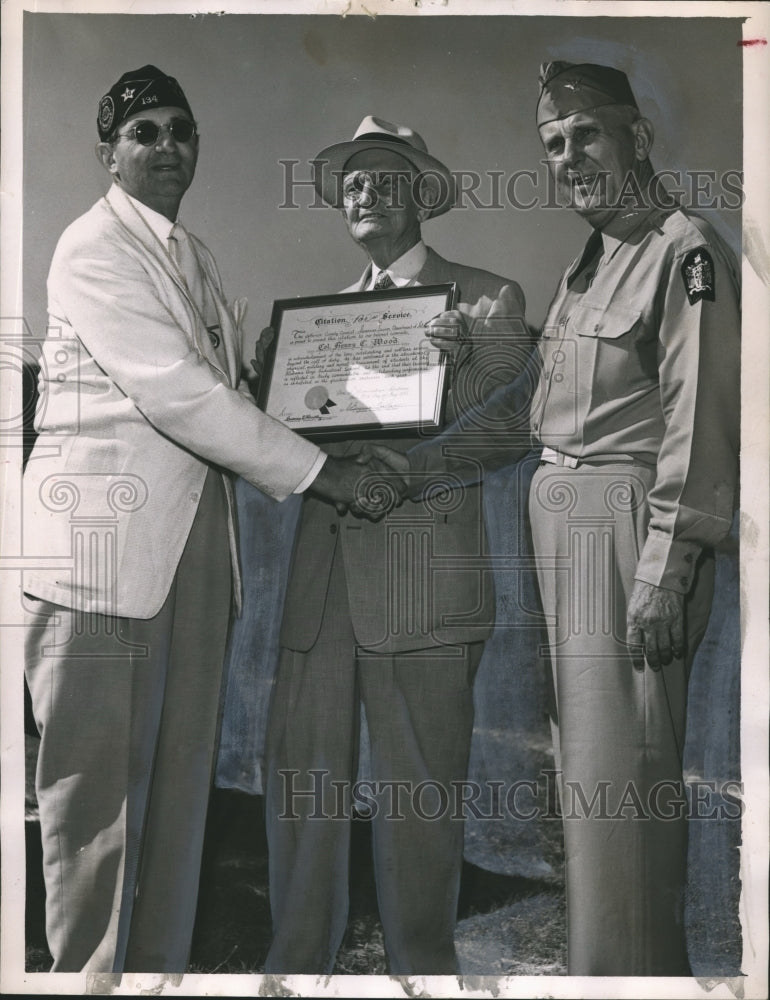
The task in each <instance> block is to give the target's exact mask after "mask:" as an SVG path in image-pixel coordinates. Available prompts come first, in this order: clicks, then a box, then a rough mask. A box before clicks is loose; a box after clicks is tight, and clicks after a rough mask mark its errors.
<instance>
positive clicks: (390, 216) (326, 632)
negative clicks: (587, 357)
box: [265, 117, 528, 975]
mask: <svg viewBox="0 0 770 1000" xmlns="http://www.w3.org/2000/svg"><path fill="white" fill-rule="evenodd" d="M315 163H316V168H317V172H316V186H317V189H318V190H319V193H320V194H321V195H322V197H323V198H324V200H325V201H326V202H327V203H329V204H331V205H334V206H336V207H338V208H339V209H340V210H341V212H342V214H343V217H344V218H345V221H346V224H347V227H348V230H349V232H350V235H351V236H352V238H353V239H354V240H355V241H356V242H357V243H358V244H359V245H360V246H361V247H362V249H363V250H364V251H365V253H366V254H367V256H368V258H369V263H368V266H367V267H366V270H365V271H364V273H363V275H362V277H361V278H360V279H359V281H358V282H357V283H356V284H355V285H353V286H351V287H350V288H348V289H346V291H370V290H371V291H376V290H378V289H387V288H393V287H407V286H414V285H430V284H434V283H439V282H455V283H456V285H457V303H456V308H455V309H453V310H451V311H448V312H446V313H444V314H442V315H441V317H439V318H437V319H436V320H435V321H434V323H433V325H432V327H431V331H430V332H431V339H432V340H433V343H434V345H436V346H439V347H441V348H443V349H445V350H447V351H448V352H449V353H450V355H451V359H452V362H451V368H452V383H451V389H450V393H449V402H448V413H449V419H452V417H453V416H454V415H457V414H459V413H460V412H461V411H462V410H463V409H464V408H465V407H466V406H467V405H470V403H471V402H473V401H478V400H479V399H480V398H483V397H484V396H485V395H486V393H487V392H490V391H491V390H492V389H493V388H494V387H495V385H496V384H497V382H498V380H499V379H503V380H504V379H505V378H510V377H513V376H514V375H515V373H516V372H515V371H511V358H512V357H513V358H514V359H515V360H514V362H513V364H514V368H518V367H520V366H521V365H523V363H524V358H525V357H526V353H527V347H528V335H527V330H526V326H525V323H524V319H523V314H524V299H523V296H522V293H521V290H520V289H519V287H518V285H517V284H516V283H515V282H513V281H510V280H507V279H505V278H502V277H499V276H498V275H495V274H491V273H489V272H487V271H482V270H479V269H477V268H471V267H466V266H464V265H461V264H456V263H453V262H450V261H447V260H444V259H443V258H442V257H441V256H439V254H437V253H436V252H435V251H433V250H432V249H430V248H428V247H427V246H426V245H425V244H424V243H423V241H422V236H421V225H422V223H423V222H425V221H426V220H428V219H432V218H435V217H436V216H438V215H440V214H442V213H443V212H445V211H447V210H448V209H449V208H451V207H452V205H453V204H454V199H455V189H454V180H453V177H452V175H451V173H450V172H449V170H448V169H447V168H446V167H445V166H444V164H443V163H441V162H440V161H438V160H437V159H435V157H433V156H431V155H430V154H429V153H428V151H427V148H426V145H425V143H424V141H423V140H422V138H421V137H420V136H419V135H418V134H417V133H416V132H414V131H413V130H412V129H411V128H409V127H407V126H404V125H394V124H391V123H390V122H386V121H383V120H381V119H378V118H373V117H367V118H365V119H364V121H363V122H362V123H361V125H360V126H359V128H358V130H357V132H356V134H355V136H354V138H353V139H352V140H351V141H348V142H342V143H335V144H334V145H332V146H330V147H328V148H327V149H324V150H323V151H322V152H321V153H319V154H318V157H316V160H315ZM319 167H320V169H318V168H319ZM512 345H513V349H512ZM504 360H505V364H503V361H504ZM506 369H507V370H506ZM416 440H417V435H416V434H415V436H413V437H406V438H400V439H395V440H391V441H390V444H391V445H392V447H394V448H396V449H399V450H402V451H403V450H405V449H406V448H408V447H409V446H410V445H411V444H413V443H414V442H415V441H416ZM360 448H361V442H360V441H356V440H350V441H347V442H345V443H343V444H339V445H337V444H335V445H334V446H330V451H331V452H332V454H335V455H336V454H339V455H348V456H349V455H355V454H357V453H358V452H359V451H360ZM443 499H444V498H442V497H440V496H436V497H433V498H431V499H428V500H426V501H424V502H423V501H418V502H414V503H411V502H410V503H406V504H404V505H403V506H402V507H401V508H400V509H398V510H397V511H394V512H393V513H392V514H391V515H389V516H387V517H386V518H385V519H384V520H381V521H379V522H377V523H372V522H368V521H367V522H364V521H361V520H356V519H354V518H352V517H351V516H349V515H344V516H340V515H339V514H338V513H337V511H336V510H335V507H334V506H333V505H330V504H328V503H324V502H317V501H316V500H315V499H314V498H311V497H307V498H306V499H305V500H304V501H303V505H302V512H301V517H300V525H299V530H298V535H297V538H296V542H295V549H294V556H293V561H292V568H291V571H290V575H289V582H288V588H287V594H286V601H285V607H284V614H283V622H282V628H281V647H282V648H281V654H280V663H279V667H278V673H277V678H276V682H275V688H274V691H273V699H272V702H271V706H270V712H269V720H268V733H267V745H266V767H265V772H266V811H267V829H268V844H269V860H270V898H271V908H272V916H273V928H274V938H273V942H272V945H271V948H270V952H269V954H268V956H267V961H266V965H265V970H266V971H267V972H274V973H329V972H331V971H332V968H333V965H334V959H335V955H336V952H337V949H338V947H339V945H340V942H341V939H342V936H343V933H344V931H345V926H346V920H347V908H348V861H349V857H348V855H349V838H350V816H351V810H352V808H353V806H354V805H355V801H354V799H355V795H354V793H353V791H352V789H351V786H352V784H353V782H354V779H355V778H356V768H357V752H358V743H359V720H360V714H361V705H363V710H364V714H365V721H366V727H367V729H368V734H369V743H370V747H371V778H372V781H373V782H374V784H375V786H376V785H377V783H382V782H385V783H390V785H391V790H390V791H389V790H383V789H382V788H380V789H379V790H381V791H382V794H381V795H378V793H377V790H375V792H374V794H373V796H372V799H373V801H375V803H376V804H375V806H374V807H373V808H372V826H373V844H374V866H375V877H376V881H377V894H378V901H379V908H380V917H381V920H382V924H383V929H384V942H385V951H386V958H387V963H388V971H389V972H390V973H391V974H395V975H412V974H454V973H457V972H458V964H457V956H456V952H455V946H454V926H455V921H456V912H457V900H458V891H459V882H460V871H461V865H462V847H463V824H462V819H461V818H458V816H457V815H454V816H453V813H455V812H456V810H455V809H454V804H453V803H452V804H451V805H448V801H450V800H451V797H452V795H453V791H454V787H453V783H455V785H456V783H457V782H461V781H462V780H463V779H464V778H465V777H466V774H467V767H468V756H469V747H470V739H471V732H472V726H473V694H472V686H473V679H474V674H475V671H476V668H477V666H478V663H479V659H480V657H481V652H482V649H483V640H484V639H485V638H486V637H487V636H488V635H489V633H490V630H491V627H492V625H493V623H494V593H493V585H492V578H491V573H490V572H489V569H488V567H486V566H485V564H484V562H483V555H484V549H485V534H484V524H483V516H482V509H481V494H480V490H479V489H478V488H476V487H472V488H469V489H468V490H466V491H464V492H463V493H461V494H454V496H453V500H452V502H451V503H450V504H449V505H445V504H444V503H443ZM394 783H400V784H401V786H402V789H403V792H404V794H403V796H402V798H401V800H400V801H399V802H391V800H390V797H389V796H390V794H391V791H392V786H393V784H394ZM428 786H430V789H431V792H432V794H431V793H429V794H427V796H426V798H425V799H424V801H422V802H419V801H417V800H418V799H419V789H420V787H424V788H425V789H427V788H428ZM308 792H311V793H317V794H315V795H314V794H310V795H308V794H307V793H308ZM303 793H304V794H303ZM415 796H417V797H415ZM444 796H446V797H447V798H444ZM416 802H417V806H415V803H416ZM442 807H443V808H442ZM421 809H422V810H423V814H422V815H420V811H421ZM394 812H395V814H397V815H394ZM425 812H429V813H430V814H431V815H433V813H434V812H435V813H436V815H435V816H434V817H433V818H431V819H426V818H425Z"/></svg>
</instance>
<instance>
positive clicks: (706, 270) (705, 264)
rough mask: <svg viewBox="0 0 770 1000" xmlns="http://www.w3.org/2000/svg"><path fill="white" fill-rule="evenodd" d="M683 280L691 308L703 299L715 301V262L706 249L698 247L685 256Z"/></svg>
mask: <svg viewBox="0 0 770 1000" xmlns="http://www.w3.org/2000/svg"><path fill="white" fill-rule="evenodd" d="M682 280H683V281H684V288H685V291H686V292H687V299H688V301H689V303H690V305H691V306H692V305H695V303H696V302H699V301H700V300H701V299H706V301H708V302H713V301H714V298H715V293H716V289H715V287H714V262H713V260H712V259H711V254H710V253H709V252H708V250H707V249H706V248H705V247H698V248H697V249H695V250H690V251H689V252H688V253H686V254H685V256H684V260H683V261H682Z"/></svg>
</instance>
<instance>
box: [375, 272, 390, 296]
mask: <svg viewBox="0 0 770 1000" xmlns="http://www.w3.org/2000/svg"><path fill="white" fill-rule="evenodd" d="M395 284H396V283H395V281H394V280H393V279H392V278H391V276H390V275H389V274H388V272H387V271H380V273H379V274H378V275H377V280H376V281H375V283H374V285H373V286H372V291H373V292H378V291H380V290H382V289H383V288H394V287H395Z"/></svg>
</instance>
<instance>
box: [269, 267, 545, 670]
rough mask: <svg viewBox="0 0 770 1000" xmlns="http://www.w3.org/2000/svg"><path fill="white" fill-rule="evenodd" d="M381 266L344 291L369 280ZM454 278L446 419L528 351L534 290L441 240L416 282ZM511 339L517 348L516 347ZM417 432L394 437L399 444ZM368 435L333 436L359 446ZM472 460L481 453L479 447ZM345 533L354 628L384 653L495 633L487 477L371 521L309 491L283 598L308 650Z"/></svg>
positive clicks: (300, 645) (287, 631) (287, 630)
mask: <svg viewBox="0 0 770 1000" xmlns="http://www.w3.org/2000/svg"><path fill="white" fill-rule="evenodd" d="M370 276H371V270H370V269H367V271H365V272H364V274H363V275H362V277H361V279H360V280H359V282H357V283H356V284H355V285H353V286H351V287H350V288H347V289H345V291H348V292H349V291H361V290H363V289H365V288H366V286H367V284H368V282H369V279H370ZM449 281H454V282H456V283H457V287H458V295H457V298H458V301H457V308H458V309H459V310H460V311H461V312H462V313H463V314H464V315H465V317H466V320H467V322H468V326H469V327H470V328H471V331H472V335H473V343H472V344H470V345H467V346H466V347H465V348H464V349H463V350H462V351H461V353H460V354H459V355H458V358H457V360H456V362H455V365H454V372H453V377H452V383H451V388H450V390H449V398H448V404H447V419H448V420H452V419H453V417H454V416H455V415H456V414H457V412H458V410H461V409H464V408H465V407H466V406H467V405H469V402H470V401H471V400H473V399H476V400H478V399H479V398H480V397H482V396H485V395H486V394H488V392H490V391H491V390H492V389H493V388H494V387H495V386H496V385H497V384H499V383H500V382H502V381H506V380H508V379H510V378H512V377H514V376H515V372H512V371H511V365H513V366H514V367H516V365H518V364H519V363H520V362H521V363H523V359H524V357H525V356H526V353H527V351H526V348H525V347H524V344H523V341H524V340H526V341H527V345H528V343H529V341H528V335H527V334H526V326H525V324H524V297H523V295H522V292H521V289H520V288H519V286H518V285H517V284H516V283H515V282H513V281H509V280H506V279H505V278H502V277H500V276H498V275H495V274H491V273H490V272H488V271H482V270H479V269H478V268H472V267H466V266H464V265H462V264H455V263H452V262H450V261H447V260H444V259H443V258H442V257H440V256H439V255H438V254H437V253H435V251H433V250H430V249H429V250H428V257H427V260H426V262H425V265H424V267H423V269H422V270H421V271H420V273H419V275H418V276H417V279H416V282H415V283H416V284H418V285H430V284H436V283H441V282H449ZM511 345H513V347H514V349H513V351H511V349H510V348H511ZM417 440H419V439H418V438H417V437H416V436H415V437H400V438H397V439H393V440H387V441H386V442H385V443H387V444H389V445H390V446H391V447H393V448H395V449H398V450H400V451H406V450H407V448H409V447H410V446H412V445H413V444H415V442H416V441H417ZM360 446H361V445H360V442H358V441H349V442H345V443H343V444H335V445H330V446H328V447H327V448H326V450H328V451H330V452H331V453H333V454H334V453H337V454H351V455H352V454H355V453H356V452H357V451H358V450H359V449H360ZM468 460H469V461H471V462H472V458H471V457H470V456H469V459H468ZM337 534H339V536H340V538H339V542H340V544H341V545H342V552H343V558H344V561H345V572H346V577H347V586H348V599H349V604H350V611H351V618H352V624H353V629H354V632H355V636H356V641H357V642H358V644H359V645H360V646H362V647H364V648H366V649H369V650H375V651H378V652H382V653H394V652H403V651H408V650H416V649H424V648H430V647H435V646H439V645H444V644H447V643H467V642H472V641H478V640H482V639H485V638H486V637H487V636H488V635H489V633H490V630H491V628H492V625H493V623H494V617H495V604H494V587H493V581H492V573H491V570H490V568H489V566H488V565H486V563H485V561H484V559H483V556H484V552H485V532H484V521H483V513H482V507H481V490H480V487H478V486H473V487H469V488H467V489H465V490H459V491H456V492H453V493H446V494H445V495H443V496H437V497H434V498H432V499H430V498H429V499H426V500H420V501H416V502H412V501H407V502H405V503H404V504H403V505H402V506H401V507H398V508H396V509H395V510H394V511H392V512H391V513H390V514H389V515H388V516H387V517H385V518H383V519H382V520H381V521H379V522H376V523H372V522H370V521H366V520H364V519H360V518H356V517H354V516H353V515H351V514H347V515H345V516H344V517H342V518H340V517H338V515H337V514H336V512H335V509H334V507H333V506H332V505H330V504H327V503H325V502H323V501H322V500H320V499H317V498H315V497H313V496H307V497H306V498H305V499H304V501H303V505H302V517H301V522H300V527H299V532H298V536H297V540H296V543H295V549H294V555H293V561H292V570H291V573H290V576H289V583H288V589H287V595H286V602H285V606H284V616H283V623H282V629H281V645H283V646H287V647H289V648H290V649H295V650H299V651H307V650H308V649H310V648H311V647H312V645H313V644H314V642H315V640H316V637H317V636H318V631H319V629H320V626H321V620H322V617H323V612H324V607H325V603H326V594H327V589H328V582H329V574H330V570H331V564H332V558H333V555H334V549H335V543H336V538H337Z"/></svg>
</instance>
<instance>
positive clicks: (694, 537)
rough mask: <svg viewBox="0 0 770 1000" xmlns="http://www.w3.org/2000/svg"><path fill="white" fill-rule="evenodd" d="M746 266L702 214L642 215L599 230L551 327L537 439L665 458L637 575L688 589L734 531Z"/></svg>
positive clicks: (586, 458) (602, 456)
mask: <svg viewBox="0 0 770 1000" xmlns="http://www.w3.org/2000/svg"><path fill="white" fill-rule="evenodd" d="M739 308H740V306H739V279H738V270H737V264H736V262H735V260H734V258H733V255H732V253H731V251H730V250H729V248H728V247H727V246H726V245H725V244H724V242H723V241H722V239H721V238H720V237H719V236H718V235H717V233H716V232H715V231H714V229H713V228H712V227H711V226H710V225H709V224H708V223H707V222H705V221H704V220H703V219H701V218H699V217H693V216H689V215H687V214H685V213H684V212H683V211H681V210H673V211H671V210H669V211H667V212H663V211H659V210H653V211H652V212H647V213H645V214H644V215H642V216H640V220H639V223H638V224H636V225H634V226H633V228H631V229H630V231H628V232H627V233H626V236H625V238H624V239H623V240H622V241H620V240H617V239H614V238H613V237H611V236H608V235H607V234H606V233H598V232H596V233H594V234H593V235H592V236H591V238H590V239H589V241H588V243H587V244H586V248H585V250H584V252H583V254H582V255H581V257H580V258H578V259H577V260H576V261H575V262H574V263H573V265H572V266H571V267H570V268H568V270H567V272H566V273H565V275H564V277H563V278H562V280H561V283H560V285H559V288H558V291H557V293H556V296H555V298H554V300H553V302H552V303H551V306H550V308H549V310H548V314H547V317H546V320H545V323H544V327H543V332H542V336H541V339H540V344H539V350H540V357H541V362H542V369H541V376H540V383H539V386H538V388H537V391H536V393H535V397H534V400H533V403H532V410H531V428H532V434H533V438H535V439H536V440H539V441H540V442H542V444H543V445H545V446H548V447H550V448H553V449H556V450H557V451H559V452H561V453H563V454H565V455H567V456H571V457H572V458H573V459H576V460H578V461H581V462H590V461H591V460H592V459H593V460H599V461H602V460H603V461H606V460H607V459H611V458H613V457H616V458H620V459H628V458H630V459H635V460H638V461H641V462H643V463H645V464H648V465H650V466H653V467H655V468H656V478H655V484H654V487H653V489H652V490H651V492H650V494H649V497H648V502H649V508H650V523H649V535H648V538H647V542H646V544H645V546H644V549H643V551H642V553H641V555H640V559H639V563H638V566H637V569H636V578H637V579H638V580H642V581H644V582H647V583H651V584H655V585H657V586H662V587H666V588H669V589H672V590H676V591H679V592H680V593H686V592H687V591H688V590H689V588H690V585H691V583H692V577H693V571H694V563H695V559H696V558H697V555H698V553H699V551H700V549H701V548H702V547H703V546H704V545H713V544H715V543H716V542H718V541H719V540H720V539H721V538H723V537H724V536H725V535H726V534H727V532H728V531H729V528H730V523H731V520H732V514H733V509H734V502H735V495H736V490H737V487H736V479H737V452H738V430H739V403H740V381H739V361H740V340H739V338H740V313H739Z"/></svg>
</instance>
